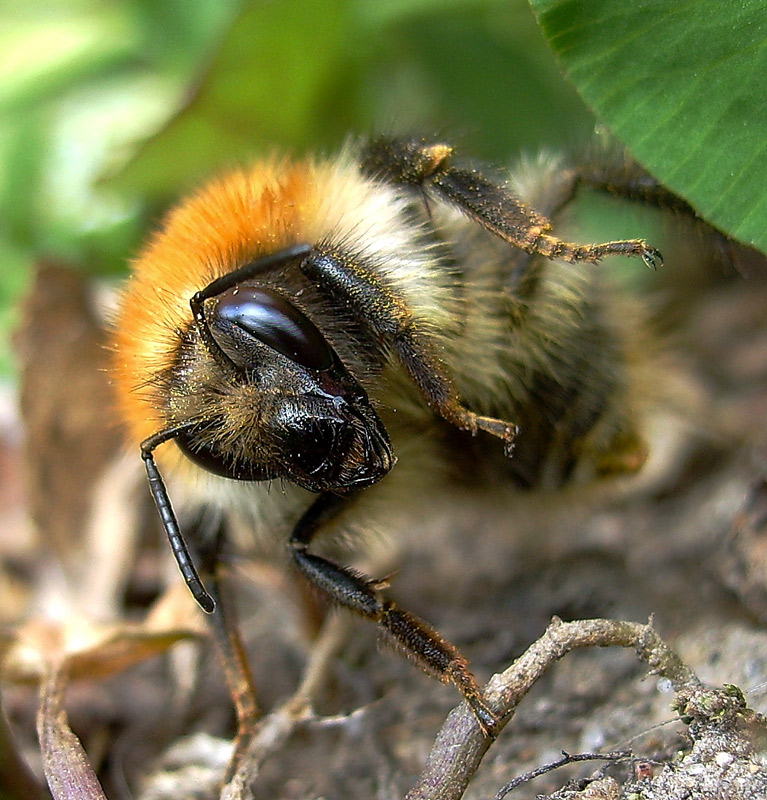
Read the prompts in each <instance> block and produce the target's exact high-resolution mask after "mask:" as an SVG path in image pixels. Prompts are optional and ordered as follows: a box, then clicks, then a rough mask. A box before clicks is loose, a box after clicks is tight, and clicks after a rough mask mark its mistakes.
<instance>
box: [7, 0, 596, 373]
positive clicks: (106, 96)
mask: <svg viewBox="0 0 767 800" xmlns="http://www.w3.org/2000/svg"><path fill="white" fill-rule="evenodd" d="M0 20H1V22H2V24H0V263H1V264H2V266H0V374H2V376H3V377H4V378H5V379H6V380H7V379H8V377H9V376H10V375H11V374H12V367H13V359H12V356H11V353H10V347H9V331H10V330H11V328H12V327H13V325H14V319H15V317H14V314H15V313H16V312H15V311H14V309H15V308H16V307H17V305H16V304H17V301H18V299H19V297H20V296H21V295H22V293H23V292H24V289H25V287H26V286H28V285H29V281H30V275H31V271H32V267H33V265H34V264H35V263H37V262H38V261H39V260H40V259H54V260H56V261H57V262H61V261H63V262H66V263H68V264H70V265H72V266H73V267H76V268H80V269H84V270H88V271H89V272H92V273H95V274H98V275H110V276H111V275H119V274H120V273H122V272H124V270H125V269H126V264H127V262H128V260H129V258H130V256H131V255H132V254H133V253H135V252H136V249H137V247H138V245H139V243H140V241H141V239H142V237H143V236H144V235H145V232H146V229H147V227H148V226H151V225H152V224H155V223H156V222H157V218H158V216H159V215H160V213H161V211H162V209H163V208H165V207H166V206H167V204H168V203H169V202H171V201H172V200H173V199H174V198H176V197H178V196H179V195H181V194H183V193H184V192H185V191H186V190H188V189H189V188H190V187H191V186H193V185H195V184H197V183H199V182H200V181H201V180H202V179H204V178H205V177H206V176H208V175H210V174H211V173H214V172H215V171H216V170H217V169H219V168H221V167H222V166H224V165H232V164H236V163H245V162H247V161H248V160H249V159H251V158H253V157H255V156H257V155H258V154H259V153H263V152H264V151H271V150H273V149H275V148H278V149H280V150H285V151H289V152H301V151H306V150H318V149H319V150H323V151H332V150H335V149H336V148H338V146H339V145H340V144H341V143H342V142H343V141H344V139H345V137H346V136H348V135H349V133H356V134H365V133H367V132H372V131H377V130H381V129H400V130H415V131H417V132H424V133H433V132H436V133H438V134H441V135H445V136H447V137H449V138H450V139H451V140H458V141H460V142H461V144H462V147H463V148H464V149H465V150H466V151H468V152H470V153H472V154H474V155H476V156H478V157H481V158H484V159H489V160H492V161H495V162H506V161H508V160H509V159H510V158H512V157H514V156H515V155H517V154H519V153H520V152H525V151H534V152H535V151H538V150H540V149H541V148H554V149H561V148H565V149H570V148H578V147H579V146H580V145H582V144H583V142H584V141H586V140H587V138H588V137H589V135H590V133H591V132H592V131H593V126H594V121H593V118H592V117H591V116H590V114H589V112H588V111H587V110H586V109H585V107H584V106H583V104H582V103H581V101H580V100H579V99H578V97H577V95H576V93H575V91H574V90H573V89H572V88H571V87H570V86H569V84H568V83H567V82H566V81H565V80H564V79H563V78H562V77H561V75H560V72H559V70H558V68H557V66H556V64H555V61H554V57H553V55H551V53H550V51H549V50H548V48H547V45H546V44H545V42H544V40H543V37H542V35H541V33H540V32H539V29H538V27H537V26H536V23H535V20H534V18H533V15H532V12H531V10H530V8H529V6H528V4H527V2H526V0H378V1H377V2H375V3H371V2H368V0H323V2H316V0H257V1H256V0H250V1H249V2H246V1H243V0H197V2H195V3H187V2H184V0H56V2H53V1H52V0H26V1H25V2H20V1H19V0H0Z"/></svg>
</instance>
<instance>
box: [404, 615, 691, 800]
mask: <svg viewBox="0 0 767 800" xmlns="http://www.w3.org/2000/svg"><path fill="white" fill-rule="evenodd" d="M610 646H618V647H632V648H634V649H635V650H636V652H637V655H638V656H639V658H640V659H641V660H642V661H645V662H646V663H648V664H649V665H650V666H651V667H652V671H653V673H654V674H658V675H663V676H664V677H666V678H668V679H669V680H670V681H671V682H672V684H673V685H674V688H675V689H677V690H678V689H680V688H681V687H683V686H690V685H693V686H698V685H700V681H699V680H698V678H697V677H696V675H695V674H694V673H693V672H692V670H690V669H689V667H687V666H686V665H685V664H684V662H682V660H681V659H680V658H679V657H678V656H677V655H676V654H675V653H674V652H673V651H672V650H671V649H670V648H669V647H668V646H667V645H666V644H665V643H664V642H663V641H662V640H661V638H660V637H659V636H658V634H657V633H656V632H655V630H654V629H653V627H652V623H648V624H647V625H641V624H639V623H634V622H620V621H613V620H606V619H594V620H582V621H578V622H562V621H561V620H560V619H557V618H554V619H553V620H552V622H551V624H550V625H549V627H548V628H547V629H546V632H545V633H544V634H543V636H541V638H540V639H538V640H537V641H536V642H534V643H533V644H532V645H531V646H530V647H529V648H528V649H527V651H526V652H525V653H523V655H521V656H520V657H519V658H518V659H517V660H516V661H515V662H514V663H513V664H512V665H511V666H510V667H509V668H508V669H507V670H506V671H505V672H503V673H502V674H500V675H495V676H493V678H492V679H491V680H490V682H489V683H488V685H487V687H486V689H485V700H486V701H487V702H488V704H489V705H490V707H491V708H493V710H494V711H495V712H496V713H497V714H498V716H499V718H500V719H501V726H502V727H503V726H505V725H506V724H507V723H508V722H509V721H510V720H511V718H512V717H513V716H514V712H515V711H516V708H517V706H518V705H519V702H520V701H521V699H522V698H523V697H524V696H525V695H526V694H527V692H528V691H529V690H530V688H531V687H532V686H533V684H534V683H535V682H536V681H537V680H538V679H539V678H540V677H541V676H542V675H543V674H544V673H545V672H546V671H547V670H548V669H549V667H551V666H552V665H553V664H554V663H555V662H556V661H558V660H559V659H560V658H562V657H563V656H564V655H566V654H567V653H569V652H570V651H571V650H575V649H577V648H583V647H610ZM491 744H492V741H491V740H490V739H488V738H487V737H486V736H484V734H483V733H482V731H481V730H480V728H479V725H478V724H477V722H476V720H475V718H474V716H473V714H472V713H471V711H470V710H469V709H468V707H466V706H465V705H461V706H459V707H457V708H455V709H453V711H452V712H451V713H450V714H449V716H448V718H447V719H446V720H445V724H444V725H443V726H442V729H441V730H440V732H439V734H438V735H437V739H436V741H435V743H434V746H433V747H432V751H431V753H430V755H429V758H428V760H427V763H426V767H425V769H424V771H423V773H422V774H421V777H420V778H419V780H418V782H417V783H416V785H415V786H414V787H413V788H412V789H411V790H410V792H409V793H408V794H407V797H406V800H437V798H439V800H458V798H460V797H461V796H462V795H463V793H464V791H465V790H466V787H467V785H468V783H469V781H470V780H471V778H472V777H473V775H474V773H475V772H476V771H477V768H478V767H479V764H480V762H481V760H482V757H483V756H484V755H485V753H486V752H487V750H488V748H489V747H490V745H491Z"/></svg>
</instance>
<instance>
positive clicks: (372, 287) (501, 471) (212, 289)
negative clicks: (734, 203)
mask: <svg viewBox="0 0 767 800" xmlns="http://www.w3.org/2000/svg"><path fill="white" fill-rule="evenodd" d="M580 180H582V176H580V175H579V174H577V173H576V172H574V171H571V172H569V173H568V172H565V173H555V172H554V171H553V170H549V174H548V176H547V185H548V190H547V192H546V193H544V194H542V195H541V196H540V197H539V198H538V200H539V203H540V205H539V208H538V209H537V210H533V208H532V207H531V205H529V204H528V203H527V202H526V201H523V200H522V199H521V198H520V197H519V196H518V195H517V193H516V192H515V191H514V190H513V189H512V188H511V187H510V186H509V185H508V183H507V182H506V179H505V178H504V177H502V176H499V175H495V174H493V173H491V172H490V171H488V170H487V169H486V168H484V167H479V166H477V165H475V164H473V163H472V162H468V161H463V160H462V159H461V158H460V157H459V156H458V155H457V154H456V153H455V151H454V149H453V148H452V147H451V146H449V145H447V144H444V143H442V142H430V141H427V140H423V139H419V138H386V137H384V138H379V139H373V140H370V141H366V142H361V143H353V144H350V145H348V146H347V147H346V148H345V149H343V150H342V152H341V153H340V154H339V155H337V156H336V157H333V158H324V159H304V160H296V161H290V160H280V159H277V158H275V159H267V160H265V161H262V162H261V163H258V164H257V165H255V166H254V167H253V168H252V169H251V170H247V171H238V172H233V173H232V174H230V175H228V176H226V177H224V178H222V179H220V180H217V181H214V182H213V183H211V184H210V185H209V186H208V187H207V188H204V189H202V190H201V191H200V192H199V193H198V194H196V195H194V196H193V197H191V198H190V199H188V200H186V201H185V202H184V203H182V204H181V205H180V206H179V207H178V208H176V210H175V211H173V212H172V213H171V214H170V215H169V217H168V218H167V221H166V223H165V225H164V227H163V228H162V229H161V230H160V231H159V232H158V233H157V234H156V235H155V236H154V238H153V239H152V240H151V242H150V243H149V244H148V245H147V246H146V248H145V249H144V251H143V253H142V254H141V255H140V257H139V258H138V260H137V261H136V263H135V264H134V266H133V274H132V277H131V279H130V280H129V282H128V283H127V286H126V288H125V289H124V291H123V293H122V296H121V301H120V308H119V312H118V315H117V318H116V324H115V326H114V333H113V338H114V348H113V349H114V354H115V355H114V362H113V367H114V382H115V384H116V387H117V392H118V397H119V403H120V409H121V412H122V415H123V417H124V419H125V421H126V422H127V425H128V428H129V430H130V433H131V436H132V437H133V438H134V439H135V441H136V443H137V444H138V443H140V451H141V456H142V458H143V460H144V463H145V466H146V469H147V474H148V477H149V484H150V489H151V494H152V496H153V498H154V501H155V503H156V505H157V508H158V510H159V513H160V516H161V519H162V524H163V526H164V528H165V531H166V533H167V535H168V537H169V539H170V543H171V546H172V549H173V552H174V555H175V557H176V560H177V562H178V565H179V567H180V570H181V572H182V574H183V576H184V579H185V580H186V582H187V584H188V585H189V588H190V589H191V591H192V593H193V594H194V596H195V598H196V599H197V600H198V602H199V604H200V605H201V606H202V607H203V609H205V610H206V611H211V610H212V609H213V605H214V604H213V601H212V598H211V597H210V595H209V594H208V593H207V591H206V590H205V588H204V586H203V583H202V581H201V580H200V578H199V576H198V574H197V571H196V570H195V567H194V564H193V562H192V559H191V558H190V555H189V553H188V551H187V547H186V543H185V540H184V538H183V536H182V533H181V531H180V530H179V524H178V521H177V517H176V514H175V512H174V510H173V508H172V505H171V502H170V498H169V495H168V491H167V489H166V484H165V481H164V478H163V474H164V473H165V471H166V470H170V471H176V472H177V473H180V475H181V477H182V478H183V479H184V480H186V481H187V483H188V484H189V485H190V486H191V487H193V488H192V489H190V492H191V494H192V496H194V497H195V498H197V499H198V500H199V501H200V502H201V503H212V504H214V505H217V506H219V507H224V508H225V509H226V508H235V507H237V508H244V509H247V510H249V512H250V513H251V516H252V518H253V521H254V528H261V529H264V528H268V529H270V530H272V531H274V530H277V531H278V532H280V533H284V537H285V540H286V541H287V545H288V551H289V553H290V556H291V559H292V561H293V563H294V564H295V566H296V567H297V568H298V571H299V572H300V573H302V574H303V576H304V577H305V578H306V579H308V581H309V582H310V583H311V584H313V585H314V586H315V587H316V588H318V589H319V591H320V592H321V593H322V594H323V595H324V596H326V598H328V599H329V600H331V601H332V602H333V603H335V604H337V605H340V606H343V607H346V608H348V609H350V610H352V611H353V612H355V613H357V614H360V615H361V616H363V617H366V618H368V619H371V620H373V621H374V622H376V623H377V624H378V626H379V628H380V629H381V630H382V631H383V632H384V633H385V634H387V635H388V637H389V638H391V639H393V640H394V642H395V643H396V644H397V645H398V646H399V647H400V648H401V649H403V650H405V651H406V653H407V654H408V655H409V656H410V657H411V658H412V659H413V660H414V661H415V662H416V663H417V664H419V665H420V666H421V667H422V668H423V669H424V670H426V671H427V672H429V673H431V674H433V675H435V676H436V677H438V678H439V679H441V680H443V681H445V682H452V683H454V684H455V686H456V687H457V688H458V689H459V691H460V692H461V693H462V694H463V696H464V698H465V699H466V701H467V702H468V704H469V706H470V707H471V709H472V711H473V712H474V714H475V716H476V718H477V720H478V722H479V724H480V725H481V726H482V728H483V729H484V730H485V732H486V733H488V734H489V735H492V734H493V732H494V731H495V729H496V727H497V724H498V720H497V718H496V716H495V714H494V713H493V711H492V710H491V709H490V708H489V707H488V706H487V705H486V704H485V702H484V700H483V699H482V696H481V692H480V690H479V688H478V685H477V683H476V681H475V679H474V677H473V675H472V673H471V672H470V670H469V667H468V665H467V662H466V661H465V659H464V658H463V657H462V656H461V655H460V653H459V652H458V650H457V649H456V648H455V647H454V646H453V645H452V644H450V643H449V642H447V641H445V640H444V639H443V638H442V637H441V636H440V635H439V634H438V633H437V632H436V631H435V630H433V629H432V628H431V627H430V626H429V625H428V624H427V623H426V622H424V621H422V620H421V619H419V618H417V617H415V616H414V615H412V614H410V613H408V612H407V611H405V610H403V609H401V608H400V607H399V606H398V605H396V604H395V603H394V602H393V601H392V600H390V599H388V598H387V597H386V595H385V593H384V592H383V591H382V585H383V584H382V582H380V581H376V580H374V579H372V578H371V577H369V576H367V575H364V574H362V573H360V572H359V571H357V570H355V569H352V568H350V567H348V566H345V565H343V564H340V563H336V562H335V561H334V560H332V559H330V558H326V557H324V556H321V555H318V554H317V553H316V552H314V551H315V550H316V547H315V546H314V545H315V544H316V543H317V541H318V539H319V538H320V537H321V536H322V538H324V537H325V536H326V535H332V534H333V532H335V531H343V532H347V533H348V532H350V531H351V532H352V533H355V532H358V531H359V530H360V528H362V529H364V528H365V527H366V526H368V524H369V523H370V520H372V519H373V518H374V517H376V515H378V516H380V514H381V513H382V511H381V509H385V508H386V506H387V504H391V503H395V504H396V503H399V502H400V501H401V498H402V497H404V496H405V495H406V494H410V495H412V494H413V493H414V492H415V493H416V494H418V492H419V491H421V492H422V494H421V495H420V497H419V502H422V503H423V502H428V490H427V489H426V488H424V487H427V486H428V477H429V476H430V475H432V474H436V473H437V472H439V470H435V469H433V466H432V465H433V464H434V463H440V464H442V465H446V466H447V468H448V470H449V471H452V472H453V473H454V474H453V479H455V480H481V479H482V477H481V476H482V475H483V474H485V473H486V471H487V470H486V469H485V467H486V465H488V464H492V465H493V466H492V468H493V470H494V474H497V475H501V476H502V477H501V480H503V481H505V482H508V483H513V484H516V485H519V486H521V487H534V486H539V485H547V486H558V485H562V484H564V483H567V482H569V481H572V480H576V479H585V478H590V477H594V476H598V475H602V474H608V473H617V472H621V471H627V470H632V469H636V468H637V467H638V466H639V465H640V464H641V463H642V459H643V457H644V451H643V445H642V442H641V437H640V436H639V434H638V432H637V430H636V425H635V421H634V420H633V418H632V414H631V409H630V403H628V402H626V396H627V394H628V392H629V390H630V387H629V385H628V384H629V382H630V381H629V379H628V378H627V377H626V372H627V370H626V368H625V361H626V356H625V353H624V351H623V347H622V343H621V339H620V334H619V329H620V324H619V321H618V320H616V319H614V318H612V317H611V315H610V307H609V302H606V301H605V299H604V297H602V296H601V294H600V291H601V290H600V283H599V276H598V274H597V272H598V271H597V270H595V268H594V267H593V264H594V263H595V262H597V261H599V260H600V259H601V258H602V257H604V256H607V255H612V254H617V255H628V256H639V257H640V258H641V259H643V260H644V261H645V262H646V263H647V264H649V265H650V266H656V265H657V264H658V263H659V262H660V255H659V253H658V252H657V251H656V250H654V249H653V248H652V247H650V246H648V245H647V244H646V242H645V241H643V240H641V239H635V240H621V241H611V242H606V243H601V244H589V245H578V244H573V243H569V242H566V241H563V240H561V239H559V238H557V237H556V236H554V235H553V234H552V232H551V228H552V225H551V223H550V221H549V218H548V216H546V215H547V214H551V213H553V212H556V211H557V210H558V209H559V208H560V207H561V206H563V205H565V204H566V203H567V202H568V201H569V199H570V198H571V196H572V194H573V193H574V192H575V190H576V188H577V185H578V183H579V181H580ZM600 180H601V179H600ZM593 182H595V183H598V182H599V180H595V181H593ZM626 194H631V189H630V188H629V189H627V190H626ZM166 443H167V446H166V447H162V445H166ZM156 451H157V452H156ZM398 459H399V460H398ZM483 465H485V467H483ZM160 467H162V472H161V469H160ZM414 487H415V488H414ZM358 520H362V522H361V523H360V522H359V521H358ZM384 525H385V521H384Z"/></svg>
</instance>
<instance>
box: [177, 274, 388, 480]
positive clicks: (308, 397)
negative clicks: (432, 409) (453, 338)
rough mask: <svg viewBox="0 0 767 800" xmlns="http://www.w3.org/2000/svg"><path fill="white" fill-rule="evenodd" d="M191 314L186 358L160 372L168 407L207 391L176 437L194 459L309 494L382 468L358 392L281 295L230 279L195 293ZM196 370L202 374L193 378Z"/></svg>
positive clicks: (380, 450) (378, 441) (378, 425)
mask: <svg viewBox="0 0 767 800" xmlns="http://www.w3.org/2000/svg"><path fill="white" fill-rule="evenodd" d="M201 320H202V323H201V324H202V326H203V327H202V331H203V333H202V335H200V336H197V337H193V338H192V339H191V348H192V354H191V356H186V355H185V354H184V353H183V352H182V354H181V358H180V363H181V364H182V365H183V366H181V369H180V370H179V374H178V375H172V376H171V378H170V385H171V387H172V391H171V392H170V397H171V398H173V397H175V398H177V407H178V408H177V410H180V409H181V408H183V407H184V406H185V405H187V406H188V405H189V402H188V399H189V397H190V396H192V395H194V396H197V397H201V398H216V402H215V403H214V404H213V405H214V407H211V404H210V403H202V404H201V407H200V408H199V409H198V410H197V417H198V419H197V420H196V421H194V418H193V421H192V422H191V424H190V425H189V427H186V428H184V429H183V430H182V431H181V432H180V433H179V435H178V436H177V437H176V443H177V445H178V446H179V448H180V449H181V451H182V452H183V453H184V455H186V456H187V457H188V458H189V459H190V460H191V461H192V462H193V463H194V464H196V465H197V466H199V467H201V468H202V469H204V470H206V471H208V472H212V473H214V474H216V475H220V476H222V477H225V478H230V479H234V480H239V481H262V480H269V479H273V478H283V479H287V480H289V481H292V482H294V483H296V484H298V485H299V486H301V487H302V488H304V489H308V490H309V491H312V492H322V491H335V492H346V491H350V490H355V489H363V488H365V487H367V486H370V485H372V484H373V483H376V482H377V481H378V480H380V479H381V478H382V477H383V476H384V475H385V474H386V473H387V472H388V471H389V470H390V469H391V467H392V465H393V464H394V460H395V459H394V455H393V452H392V449H391V443H390V441H389V437H388V434H387V432H386V429H385V427H384V425H383V423H382V422H381V419H380V418H379V416H378V414H377V413H376V412H375V410H374V409H373V407H372V405H371V402H370V400H369V398H368V396H367V394H366V392H365V390H364V389H363V388H362V386H361V385H360V383H359V381H357V380H356V379H355V378H354V377H353V376H352V374H351V373H350V372H349V371H348V370H347V369H346V368H345V367H344V365H343V363H342V362H341V360H340V358H339V357H338V355H337V354H336V352H335V350H334V349H333V347H332V346H331V345H330V344H329V342H328V341H327V340H326V338H325V337H324V335H323V334H322V332H321V331H320V330H319V328H318V327H317V326H316V325H315V324H314V323H313V322H312V321H311V320H310V319H309V317H308V316H307V315H306V314H304V313H303V311H301V310H300V309H299V308H298V307H297V306H296V305H295V304H293V303H292V302H291V301H290V300H288V299H287V297H285V296H284V295H283V294H281V293H279V292H278V291H276V290H274V289H271V288H269V287H266V286H262V285H257V284H253V283H252V282H251V283H242V284H239V283H236V284H234V285H233V286H232V287H231V288H228V289H225V290H224V291H222V292H221V293H220V294H218V295H215V296H214V297H212V298H210V299H208V300H206V301H204V304H203V306H202V311H201ZM195 360H197V361H198V364H197V366H196V367H194V368H192V369H191V370H190V369H189V367H188V364H189V363H194V362H195ZM201 363H203V364H205V368H202V369H201V368H200V367H201ZM201 374H202V375H206V374H208V375H212V378H209V379H203V380H202V382H201V384H199V385H195V382H196V381H197V380H199V376H200V375H201ZM172 415H173V416H176V417H178V416H179V414H178V413H176V414H172Z"/></svg>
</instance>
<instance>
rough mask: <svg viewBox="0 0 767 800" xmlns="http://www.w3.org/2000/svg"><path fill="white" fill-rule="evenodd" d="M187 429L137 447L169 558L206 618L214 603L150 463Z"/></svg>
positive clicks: (159, 435) (162, 434)
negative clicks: (174, 560)
mask: <svg viewBox="0 0 767 800" xmlns="http://www.w3.org/2000/svg"><path fill="white" fill-rule="evenodd" d="M188 428H189V426H188V425H182V426H179V427H176V428H168V429H167V430H164V431H160V432H159V433H156V434H154V436H150V437H149V438H148V439H145V440H144V441H143V442H142V443H141V458H142V459H143V460H144V466H145V467H146V474H147V477H148V478H149V490H150V491H151V493H152V499H153V500H154V504H155V505H156V506H157V511H158V512H159V514H160V519H161V520H162V526H163V528H164V529H165V533H166V534H167V536H168V541H169V542H170V549H171V551H172V552H173V557H174V558H175V559H176V563H177V564H178V568H179V569H180V570H181V575H182V576H183V578H184V581H185V582H186V585H187V586H188V587H189V591H190V592H191V593H192V596H193V597H194V599H195V600H196V601H197V603H198V604H199V606H200V608H202V610H203V611H205V612H207V613H208V614H210V613H212V611H213V609H215V607H216V603H215V601H214V600H213V598H212V597H211V595H210V594H208V592H207V590H206V589H205V586H203V583H202V580H201V579H200V576H199V574H198V573H197V569H196V568H195V566H194V563H193V561H192V557H191V555H190V554H189V548H188V547H187V546H186V541H185V540H184V536H183V534H182V533H181V529H180V528H179V526H178V519H177V518H176V512H175V511H174V510H173V506H172V505H171V502H170V497H169V496H168V490H167V489H166V488H165V481H163V479H162V475H160V471H159V470H158V469H157V464H156V463H155V460H154V449H155V448H156V447H158V446H159V445H161V444H163V443H164V442H167V441H169V440H170V439H173V438H175V437H176V436H178V435H179V434H180V433H182V432H183V431H185V430H187V429H188Z"/></svg>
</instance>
